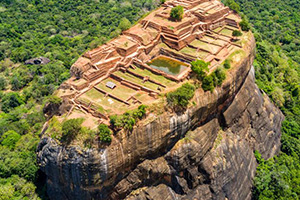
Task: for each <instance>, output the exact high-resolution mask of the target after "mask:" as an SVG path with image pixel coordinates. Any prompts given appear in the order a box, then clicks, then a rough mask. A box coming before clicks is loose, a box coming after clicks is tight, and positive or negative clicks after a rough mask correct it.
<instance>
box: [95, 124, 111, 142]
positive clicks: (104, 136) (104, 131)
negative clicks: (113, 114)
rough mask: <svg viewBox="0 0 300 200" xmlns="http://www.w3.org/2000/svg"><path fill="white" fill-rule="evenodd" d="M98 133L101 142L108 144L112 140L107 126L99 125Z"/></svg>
mask: <svg viewBox="0 0 300 200" xmlns="http://www.w3.org/2000/svg"><path fill="white" fill-rule="evenodd" d="M98 131H99V139H100V141H101V142H105V143H110V142H111V140H112V138H111V130H110V129H109V128H108V126H107V125H105V124H100V125H99V126H98Z"/></svg>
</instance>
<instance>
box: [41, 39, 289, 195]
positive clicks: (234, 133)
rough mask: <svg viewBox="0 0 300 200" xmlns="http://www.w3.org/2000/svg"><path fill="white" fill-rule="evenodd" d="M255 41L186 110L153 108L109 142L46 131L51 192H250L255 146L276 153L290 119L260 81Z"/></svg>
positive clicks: (45, 166)
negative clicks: (60, 137) (64, 141)
mask: <svg viewBox="0 0 300 200" xmlns="http://www.w3.org/2000/svg"><path fill="white" fill-rule="evenodd" d="M254 45H255V42H254V39H253V38H250V39H249V44H248V49H247V51H246V56H245V59H243V60H241V61H240V63H239V64H238V66H237V67H234V68H233V69H231V70H230V71H229V74H228V75H227V76H228V78H227V79H226V81H225V83H224V84H223V85H222V88H218V89H216V90H215V91H214V92H213V93H210V92H206V93H204V92H203V91H202V90H198V91H197V92H196V95H195V99H194V101H195V103H196V105H195V106H193V107H191V108H189V109H188V110H187V111H186V112H185V113H182V114H175V113H164V114H161V115H158V116H156V115H153V114H151V116H148V119H146V120H145V121H142V122H141V123H139V124H138V127H136V128H135V129H134V130H133V132H132V133H120V134H117V135H116V136H115V138H114V139H113V142H112V143H111V144H110V145H109V146H108V147H107V148H106V149H90V150H82V149H80V148H79V147H63V146H60V145H58V144H57V143H56V142H55V141H54V140H52V139H51V138H43V139H42V140H41V142H40V144H39V147H38V162H39V164H40V166H41V169H42V170H43V171H44V172H45V174H46V175H47V186H48V187H47V188H48V194H49V196H50V198H51V199H58V200H59V199H123V198H128V199H181V198H183V199H191V198H192V197H193V198H195V199H225V198H228V199H250V195H251V191H250V190H251V185H252V178H253V176H254V173H255V167H256V165H257V163H256V161H255V158H254V155H253V151H254V150H256V149H257V150H259V151H260V152H261V153H262V155H263V157H264V158H269V157H270V156H273V155H274V154H276V152H277V151H278V150H279V146H280V125H281V121H282V119H283V115H282V114H281V112H280V111H279V110H278V109H277V108H275V107H274V106H273V104H272V103H271V102H270V101H269V99H268V98H267V96H266V95H264V94H262V93H261V92H260V91H259V89H258V88H257V86H256V85H255V83H254V75H253V71H250V69H251V65H252V61H253V56H254ZM150 117H151V119H152V120H149V118H150Z"/></svg>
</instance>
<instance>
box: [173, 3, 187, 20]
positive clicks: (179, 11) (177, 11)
mask: <svg viewBox="0 0 300 200" xmlns="http://www.w3.org/2000/svg"><path fill="white" fill-rule="evenodd" d="M183 13H184V11H183V7H182V6H176V7H174V8H172V9H171V12H170V18H171V19H172V20H174V21H181V20H182V18H183Z"/></svg>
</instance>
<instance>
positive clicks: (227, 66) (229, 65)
mask: <svg viewBox="0 0 300 200" xmlns="http://www.w3.org/2000/svg"><path fill="white" fill-rule="evenodd" d="M223 66H224V68H225V69H230V67H231V64H230V60H228V59H226V60H225V61H224V64H223Z"/></svg>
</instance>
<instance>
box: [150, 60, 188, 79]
mask: <svg viewBox="0 0 300 200" xmlns="http://www.w3.org/2000/svg"><path fill="white" fill-rule="evenodd" d="M147 64H148V65H149V66H150V67H152V68H154V69H158V70H161V71H163V72H166V73H167V74H171V75H174V76H177V75H178V74H180V73H181V72H182V71H184V70H185V69H186V68H187V67H188V65H187V64H185V63H183V62H180V61H177V60H175V59H171V58H168V57H164V56H159V57H157V58H154V59H153V60H151V61H150V62H148V63H147Z"/></svg>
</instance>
